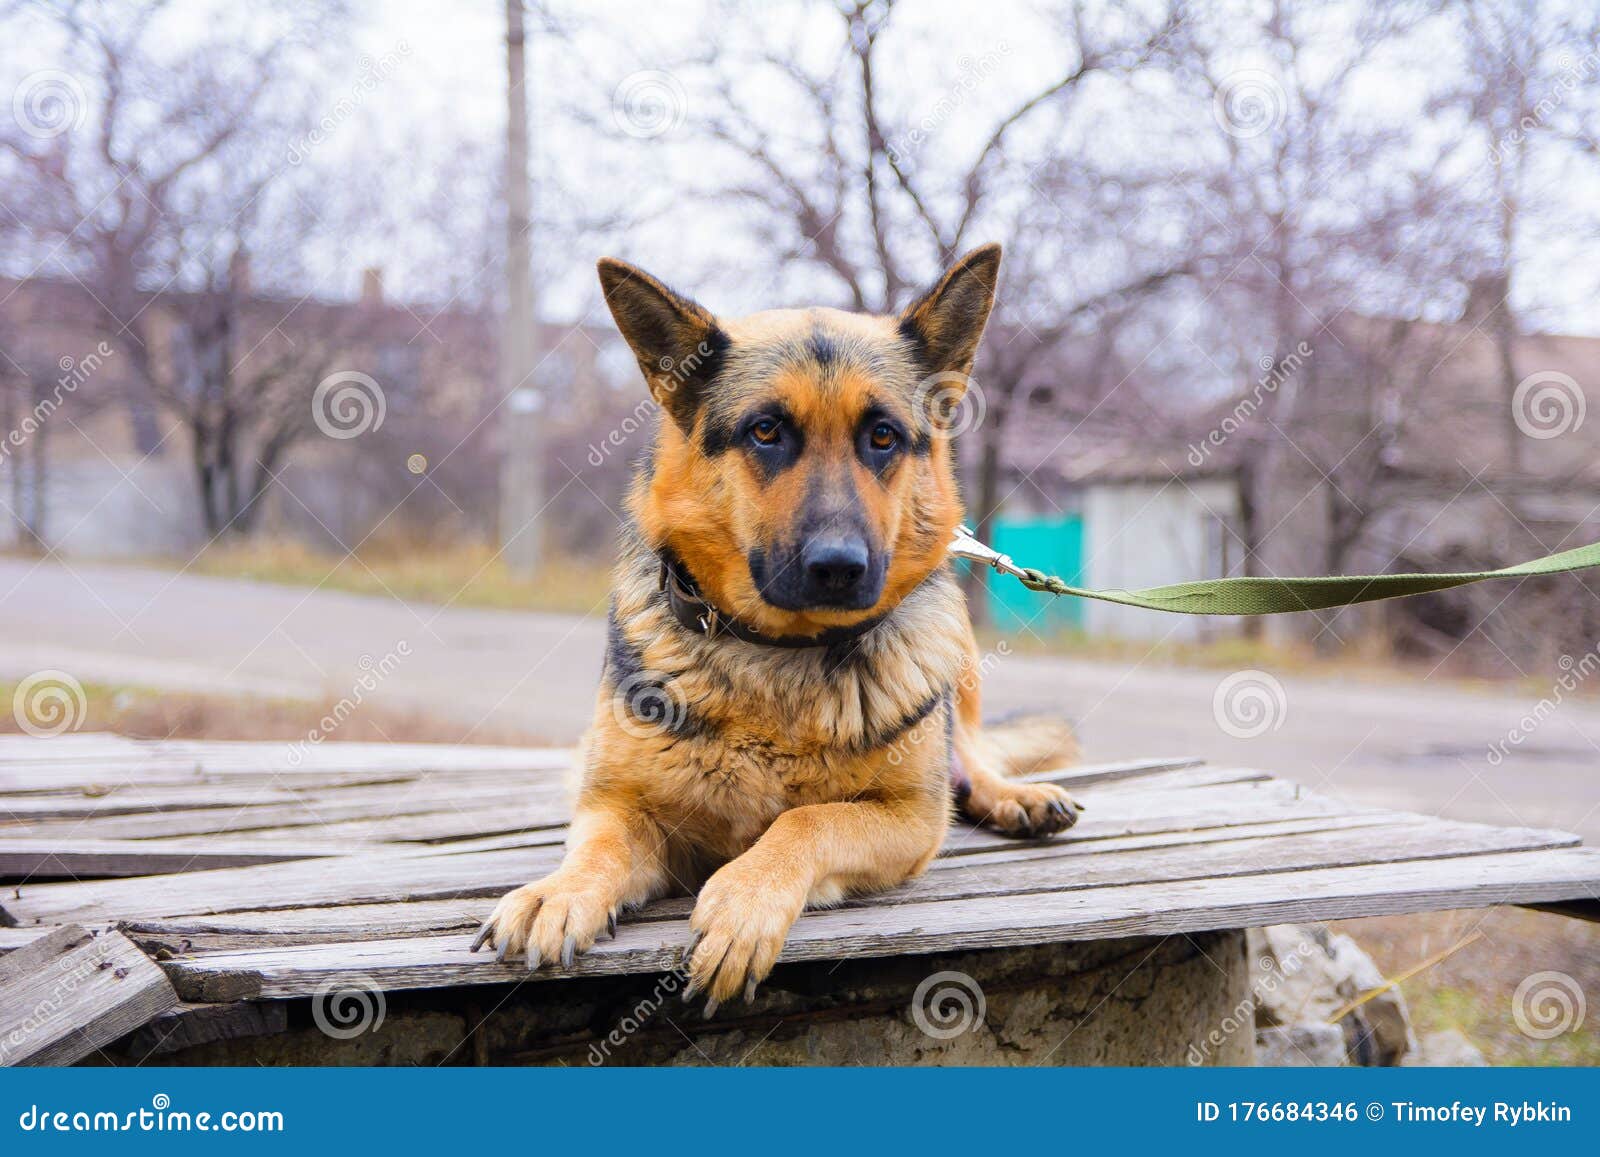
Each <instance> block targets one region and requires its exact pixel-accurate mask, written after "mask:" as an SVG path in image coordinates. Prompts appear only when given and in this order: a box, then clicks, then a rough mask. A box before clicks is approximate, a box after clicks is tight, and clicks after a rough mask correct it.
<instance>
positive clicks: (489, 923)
mask: <svg viewBox="0 0 1600 1157" xmlns="http://www.w3.org/2000/svg"><path fill="white" fill-rule="evenodd" d="M493 935H494V921H493V920H485V921H484V922H483V927H482V928H479V929H478V934H477V935H476V936H474V937H473V938H472V947H471V948H469V949H468V950H467V951H469V952H476V951H477V950H478V949H480V948H482V947H483V946H484V944H485V943H486V942H487V941H488V939H489V937H491V936H493Z"/></svg>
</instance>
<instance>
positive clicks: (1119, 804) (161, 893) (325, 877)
mask: <svg viewBox="0 0 1600 1157" xmlns="http://www.w3.org/2000/svg"><path fill="white" fill-rule="evenodd" d="M1296 794H1297V793H1296V789H1294V788H1293V787H1292V786H1291V785H1285V784H1281V783H1277V782H1275V781H1268V782H1250V783H1242V784H1221V785H1218V786H1215V787H1209V788H1204V789H1197V790H1188V791H1174V792H1157V793H1152V794H1151V796H1150V797H1148V798H1145V797H1139V796H1123V797H1120V798H1118V799H1115V800H1110V799H1108V800H1106V801H1103V802H1104V803H1105V804H1106V806H1104V807H1102V808H1095V809H1094V810H1091V811H1090V812H1089V813H1088V814H1087V816H1086V818H1085V819H1084V820H1083V821H1081V822H1080V823H1079V825H1078V827H1077V828H1075V829H1074V836H1073V837H1071V838H1074V839H1093V838H1097V837H1107V836H1124V835H1138V834H1148V833H1150V832H1155V831H1165V830H1191V831H1192V830H1198V829H1203V828H1207V827H1216V828H1220V827H1231V826H1237V825H1239V824H1241V823H1250V822H1272V821H1280V820H1286V819H1294V818H1312V817H1314V816H1317V815H1327V814H1353V811H1354V809H1348V808H1342V807H1337V806H1335V805H1332V804H1330V803H1328V802H1327V801H1322V800H1320V799H1318V798H1317V797H1310V796H1302V797H1300V798H1296ZM1147 810H1148V811H1150V812H1153V813H1155V814H1145V813H1146V812H1147ZM540 835H541V836H542V837H543V838H545V839H548V840H549V841H550V842H549V843H548V844H545V845H543V846H534V847H531V848H526V849H508V850H505V851H494V852H466V853H451V851H450V849H449V848H448V846H446V847H444V848H442V849H439V850H438V851H435V852H433V853H432V854H431V855H430V854H429V853H427V852H415V853H407V852H386V851H381V852H370V853H361V854H358V855H352V856H349V857H347V858H345V859H344V860H342V861H341V862H340V865H339V870H338V871H337V872H329V871H328V870H327V869H326V868H325V867H323V866H321V865H320V864H319V863H318V862H317V861H301V862H298V863H283V864H267V865H262V866H259V867H254V868H225V869H219V870H214V871H209V872H190V873H187V874H184V875H177V876H152V877H146V878H141V879H138V880H107V881H96V882H89V883H75V884H41V885H35V886H33V887H29V888H23V889H22V890H21V895H20V896H18V895H14V894H13V895H5V894H0V912H4V913H5V914H6V915H7V916H9V918H10V919H11V921H12V922H14V923H18V924H28V923H62V922H64V921H67V920H80V921H88V922H91V923H93V922H107V923H109V922H111V921H115V920H142V919H149V918H154V917H161V916H177V915H184V914H192V913H208V912H226V911H241V910H244V909H252V908H295V907H303V906H313V905H323V904H349V903H378V902H396V901H403V900H421V899H448V898H453V897H460V896H485V895H495V894H497V893H499V892H503V891H506V890H507V889H509V888H513V887H516V886H517V885H518V884H521V883H524V882H526V881H527V880H528V879H530V878H533V877H535V876H537V875H541V874H543V873H544V872H547V871H549V870H550V869H551V868H552V867H553V866H554V865H555V864H556V863H557V862H559V860H560V856H561V848H560V847H559V845H557V844H556V843H555V842H554V841H555V840H556V839H557V838H558V836H559V833H554V832H551V833H540ZM1033 842H1034V843H1035V844H1039V843H1042V842H1043V841H1033ZM1018 845H1019V841H1014V840H1009V839H1007V838H1006V837H1003V836H999V835H996V834H994V833H989V832H978V831H973V830H972V829H967V828H958V829H956V830H955V831H954V832H953V833H952V838H951V840H950V847H949V852H950V854H952V855H970V854H973V853H975V852H977V851H982V850H988V849H993V848H997V847H1007V848H1013V847H1017V846H1018Z"/></svg>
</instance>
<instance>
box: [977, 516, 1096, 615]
mask: <svg viewBox="0 0 1600 1157" xmlns="http://www.w3.org/2000/svg"><path fill="white" fill-rule="evenodd" d="M992 533H993V536H994V537H993V542H992V543H991V545H993V547H994V548H995V549H996V550H998V551H1000V552H1001V553H1002V554H1009V555H1010V556H1011V557H1012V559H1013V560H1015V562H1016V563H1017V565H1018V566H1028V567H1036V568H1038V569H1039V570H1042V571H1046V572H1048V573H1050V574H1053V575H1060V576H1061V577H1062V578H1063V579H1065V580H1066V581H1067V582H1068V583H1070V584H1072V585H1073V586H1082V585H1083V519H1082V518H1081V517H1079V516H1078V515H1075V514H1073V515H1068V516H1066V517H1064V518H1000V519H996V520H995V522H994V529H993V531H992ZM989 613H990V615H991V617H992V618H993V620H994V625H995V626H996V627H997V628H998V629H1000V630H1002V631H1020V630H1021V629H1022V628H1023V626H1024V625H1026V627H1027V628H1028V630H1030V631H1032V632H1033V633H1034V634H1037V635H1051V634H1055V633H1057V632H1060V631H1069V630H1082V629H1083V600H1082V599H1073V598H1056V597H1054V596H1052V595H1041V594H1038V593H1036V592H1034V591H1030V590H1029V589H1028V588H1027V587H1025V586H1023V585H1022V584H1021V583H1019V582H1017V581H1016V580H1015V579H1011V578H1007V577H1006V576H1004V575H996V574H991V575H990V576H989Z"/></svg>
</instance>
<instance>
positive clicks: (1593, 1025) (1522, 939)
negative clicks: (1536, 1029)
mask: <svg viewBox="0 0 1600 1157" xmlns="http://www.w3.org/2000/svg"><path fill="white" fill-rule="evenodd" d="M1338 927H1339V929H1340V930H1341V931H1343V932H1348V933H1349V934H1350V935H1351V936H1353V937H1354V938H1355V939H1356V941H1357V943H1359V944H1360V945H1361V946H1362V947H1363V948H1365V949H1366V950H1367V952H1369V953H1370V954H1371V955H1372V958H1373V960H1374V961H1376V962H1377V965H1378V967H1379V968H1380V969H1382V970H1383V973H1384V975H1386V976H1394V975H1396V974H1397V973H1400V972H1403V971H1404V970H1406V969H1407V968H1410V967H1412V966H1413V965H1416V964H1418V963H1419V962H1421V961H1423V960H1425V959H1427V958H1428V957H1429V956H1431V955H1433V954H1434V953H1437V952H1441V951H1443V950H1445V949H1447V948H1450V947H1452V946H1454V945H1458V944H1462V942H1463V941H1464V940H1468V939H1469V938H1470V937H1472V936H1473V934H1474V933H1481V937H1479V938H1478V939H1473V940H1471V941H1470V942H1469V943H1466V944H1465V945H1463V946H1462V947H1461V949H1460V951H1458V952H1455V953H1453V954H1452V955H1451V956H1449V957H1448V958H1447V959H1445V960H1443V961H1441V962H1440V963H1439V964H1437V965H1435V966H1434V967H1433V968H1430V969H1428V970H1427V971H1425V972H1421V973H1419V974H1418V975H1416V976H1415V977H1413V978H1411V979H1410V980H1407V981H1405V982H1404V983H1403V984H1402V985H1401V986H1400V989H1401V992H1403V993H1404V994H1405V998H1406V1003H1407V1005H1408V1006H1409V1007H1410V1009H1411V1017H1412V1020H1413V1021H1414V1022H1415V1024H1416V1028H1417V1032H1418V1033H1419V1034H1423V1033H1429V1032H1435V1031H1438V1030H1441V1029H1452V1028H1453V1029H1459V1030H1460V1031H1461V1033H1462V1034H1463V1035H1465V1036H1466V1038H1467V1039H1468V1040H1470V1041H1471V1042H1472V1043H1473V1044H1475V1045H1477V1046H1478V1048H1480V1049H1481V1050H1483V1054H1484V1056H1485V1057H1487V1058H1488V1060H1489V1063H1490V1064H1495V1065H1600V924H1592V923H1586V922H1584V921H1581V920H1575V919H1572V918H1570V917H1566V916H1557V915H1553V914H1550V913H1545V912H1530V911H1527V910H1526V909H1522V908H1491V909H1487V910H1483V911H1472V912H1432V913H1427V914H1425V915H1420V916H1379V917H1369V918H1367V919H1364V920H1347V921H1344V922H1343V923H1342V924H1340V925H1338ZM1537 972H1559V973H1564V974H1566V975H1567V976H1568V977H1570V978H1571V980H1572V982H1573V983H1574V984H1576V985H1577V988H1578V990H1580V991H1581V992H1583V993H1584V994H1585V996H1586V997H1587V999H1588V1002H1589V1003H1590V1004H1591V1005H1592V1006H1593V1007H1590V1008H1589V1009H1588V1010H1587V1011H1588V1015H1587V1017H1586V1018H1585V1020H1584V1021H1583V1022H1582V1023H1579V1024H1577V1025H1575V1026H1574V1027H1573V1029H1572V1030H1571V1031H1568V1032H1563V1033H1561V1034H1559V1035H1557V1036H1555V1037H1552V1038H1551V1039H1549V1040H1536V1039H1534V1038H1532V1037H1530V1036H1528V1035H1527V1034H1525V1033H1524V1032H1522V1031H1521V1029H1519V1028H1518V1027H1517V1022H1516V1019H1515V1017H1514V1015H1513V1010H1512V1006H1513V998H1514V996H1515V993H1516V990H1517V986H1518V985H1519V984H1520V983H1522V981H1523V979H1524V978H1526V977H1528V976H1531V975H1533V974H1534V973H1537ZM1535 1023H1536V1024H1537V1023H1538V1022H1537V1021H1535Z"/></svg>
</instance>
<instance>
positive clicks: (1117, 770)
mask: <svg viewBox="0 0 1600 1157" xmlns="http://www.w3.org/2000/svg"><path fill="white" fill-rule="evenodd" d="M1204 764H1205V760H1203V759H1200V758H1198V757H1196V756H1192V755H1179V756H1172V757H1169V758H1162V759H1129V760H1122V761H1119V762H1117V763H1085V764H1075V765H1072V766H1069V767H1057V768H1049V769H1047V770H1045V771H1037V772H1034V773H1032V774H1031V775H1022V776H1018V777H1017V778H1018V779H1020V780H1022V781H1023V782H1024V783H1059V784H1060V785H1061V786H1062V787H1068V788H1070V787H1073V786H1077V787H1082V786H1084V785H1085V784H1091V783H1113V782H1116V781H1117V780H1124V779H1138V778H1140V777H1141V776H1146V775H1153V774H1155V773H1157V772H1162V771H1177V770H1179V769H1181V768H1185V767H1201V766H1203V765H1204Z"/></svg>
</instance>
